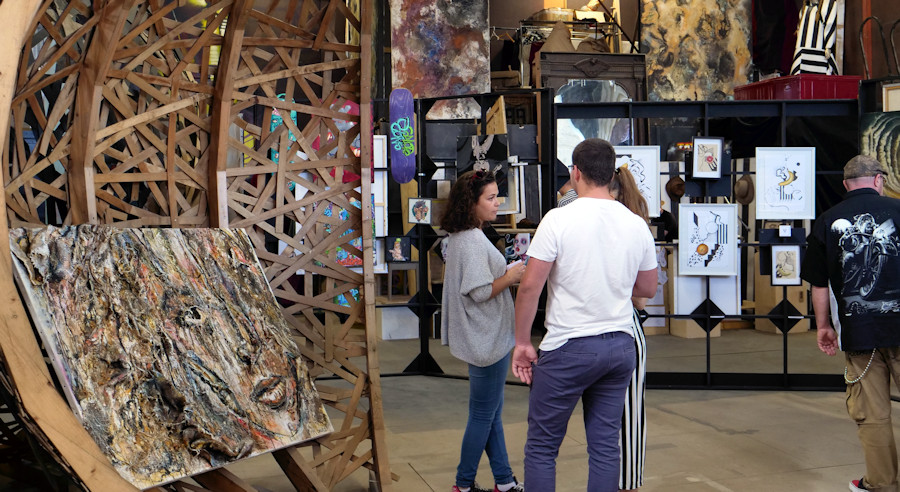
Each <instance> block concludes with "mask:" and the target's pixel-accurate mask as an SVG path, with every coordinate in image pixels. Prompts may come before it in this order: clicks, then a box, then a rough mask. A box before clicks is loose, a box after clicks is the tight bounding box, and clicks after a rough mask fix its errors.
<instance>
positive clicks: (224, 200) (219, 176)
mask: <svg viewBox="0 0 900 492" xmlns="http://www.w3.org/2000/svg"><path fill="white" fill-rule="evenodd" d="M251 6H252V5H249V6H248V5H247V0H235V2H234V3H233V4H232V5H231V15H230V16H229V17H228V27H226V28H225V41H224V42H223V44H222V55H221V56H220V57H219V67H218V69H217V70H216V86H215V90H214V91H213V102H212V124H211V125H210V127H211V130H210V137H209V165H208V169H209V181H208V182H209V185H208V186H207V190H206V192H207V196H208V197H209V226H210V227H228V189H227V183H226V180H225V169H226V156H227V154H228V129H229V127H230V126H231V120H232V116H231V105H232V102H231V99H232V97H231V96H232V94H233V93H234V73H235V71H236V70H237V65H238V60H239V59H240V56H241V44H242V43H243V40H244V26H245V25H246V23H247V19H248V18H249V14H248V13H247V9H248V8H250V7H251Z"/></svg>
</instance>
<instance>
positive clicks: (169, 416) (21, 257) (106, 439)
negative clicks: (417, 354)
mask: <svg viewBox="0 0 900 492" xmlns="http://www.w3.org/2000/svg"><path fill="white" fill-rule="evenodd" d="M10 245H11V246H12V251H13V256H14V258H15V259H16V261H15V264H16V274H17V280H18V281H19V283H20V285H21V287H22V290H23V293H24V297H25V298H26V301H27V303H28V306H29V309H30V311H31V314H32V317H33V318H34V320H35V325H36V326H37V327H38V331H39V332H40V334H41V336H42V338H43V340H44V344H45V347H46V349H47V352H48V354H49V356H50V358H51V360H52V362H53V365H54V368H55V369H56V372H57V376H58V377H59V380H60V383H61V384H62V387H63V389H64V391H65V392H66V394H67V397H68V399H69V402H70V404H71V405H72V407H73V409H74V410H75V413H76V414H77V415H78V416H79V417H80V418H81V420H82V423H83V424H84V426H85V427H86V428H87V430H88V432H89V433H90V434H91V436H92V437H93V438H94V440H95V441H96V442H97V444H98V445H99V446H100V448H101V450H103V452H104V453H105V454H106V455H107V456H108V457H109V459H110V461H111V462H112V463H113V465H114V466H115V467H116V469H117V470H118V471H119V473H120V474H121V475H122V476H123V477H125V478H126V479H128V480H129V481H131V482H132V483H133V484H134V485H135V486H137V487H141V488H146V487H151V486H154V485H158V484H162V483H166V482H170V481H173V480H176V479H178V478H181V477H185V476H188V475H193V474H196V473H199V472H202V471H207V470H210V469H212V468H216V467H220V466H223V465H225V464H227V463H229V462H231V461H234V460H237V459H240V458H244V457H247V456H252V455H255V454H259V453H262V452H265V451H268V450H274V449H279V448H282V447H285V446H289V445H292V444H296V443H299V442H302V441H305V440H308V439H313V438H316V437H319V436H321V435H323V434H325V433H328V432H331V430H332V426H331V422H330V421H329V419H328V416H327V414H326V413H325V409H324V407H323V406H322V402H321V401H320V399H319V396H318V393H317V392H316V389H315V388H314V387H313V385H312V382H311V379H310V377H309V374H308V372H307V366H306V362H305V361H304V359H303V358H301V356H300V352H299V350H298V348H297V347H296V345H295V344H294V342H293V340H292V339H291V337H290V335H289V332H288V326H287V324H286V321H285V319H284V317H283V315H282V314H281V311H280V308H279V306H278V304H277V303H276V302H275V298H274V296H273V294H272V291H271V290H270V288H269V285H268V283H267V282H266V277H265V274H264V272H263V270H262V267H261V265H260V263H259V260H258V259H257V257H256V254H255V253H254V249H253V245H252V244H251V242H250V240H249V238H248V236H247V235H246V234H245V233H244V232H243V231H241V230H230V229H183V230H182V229H116V228H111V227H103V226H90V225H84V226H77V227H63V228H56V227H48V228H36V229H24V228H19V229H13V230H11V231H10Z"/></svg>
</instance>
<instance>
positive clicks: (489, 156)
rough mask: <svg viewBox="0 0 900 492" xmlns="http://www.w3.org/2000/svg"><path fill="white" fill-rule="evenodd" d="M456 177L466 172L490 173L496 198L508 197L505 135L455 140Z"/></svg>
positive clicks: (475, 136) (474, 136) (507, 154)
mask: <svg viewBox="0 0 900 492" xmlns="http://www.w3.org/2000/svg"><path fill="white" fill-rule="evenodd" d="M456 144H457V145H456V175H457V176H459V175H461V174H463V173H465V172H468V171H491V172H493V173H494V179H496V180H497V189H498V190H499V195H498V196H503V197H508V196H509V193H510V190H509V186H510V183H509V150H508V148H507V140H506V135H480V136H479V135H471V136H466V137H458V138H457V139H456Z"/></svg>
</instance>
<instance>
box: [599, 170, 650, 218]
mask: <svg viewBox="0 0 900 492" xmlns="http://www.w3.org/2000/svg"><path fill="white" fill-rule="evenodd" d="M609 188H610V191H611V192H613V194H614V195H615V196H616V200H618V201H619V202H621V203H622V204H623V205H625V206H626V207H628V210H631V211H632V212H633V213H634V214H635V215H639V216H640V217H641V218H642V219H644V222H648V223H649V222H650V209H649V208H648V207H647V201H646V200H644V197H643V195H641V190H639V189H638V186H637V182H636V181H635V180H634V175H633V174H631V171H629V170H628V168H627V167H626V166H622V167H620V168H618V169H616V172H615V174H614V175H613V179H612V182H611V183H610V186H609Z"/></svg>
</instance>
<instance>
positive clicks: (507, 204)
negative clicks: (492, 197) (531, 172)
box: [497, 166, 525, 215]
mask: <svg viewBox="0 0 900 492" xmlns="http://www.w3.org/2000/svg"><path fill="white" fill-rule="evenodd" d="M524 174H525V169H524V166H510V167H509V173H508V174H507V188H506V191H507V196H500V197H497V199H498V200H499V201H500V208H499V209H497V215H512V214H518V213H521V212H522V195H523V193H522V183H523V176H524Z"/></svg>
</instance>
